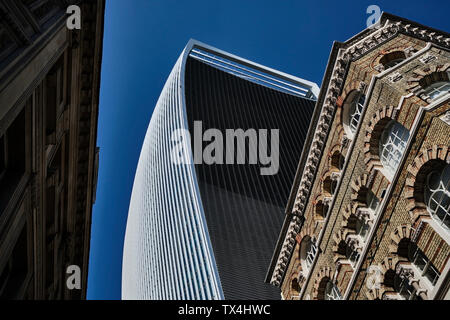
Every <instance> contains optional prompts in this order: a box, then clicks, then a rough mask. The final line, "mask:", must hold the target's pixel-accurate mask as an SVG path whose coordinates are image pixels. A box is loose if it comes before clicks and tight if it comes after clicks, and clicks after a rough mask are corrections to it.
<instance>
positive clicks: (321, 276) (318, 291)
mask: <svg viewBox="0 0 450 320" xmlns="http://www.w3.org/2000/svg"><path fill="white" fill-rule="evenodd" d="M332 279H333V270H332V269H331V268H330V267H323V268H321V269H320V270H319V272H318V273H317V275H316V277H315V280H314V284H313V290H312V298H313V299H314V300H318V299H319V297H321V296H323V295H324V293H325V288H324V283H323V282H325V281H328V280H331V281H332ZM325 284H326V283H325Z"/></svg>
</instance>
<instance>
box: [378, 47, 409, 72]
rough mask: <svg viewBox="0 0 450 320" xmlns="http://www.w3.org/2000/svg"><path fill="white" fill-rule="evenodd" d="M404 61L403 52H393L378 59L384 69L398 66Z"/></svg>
mask: <svg viewBox="0 0 450 320" xmlns="http://www.w3.org/2000/svg"><path fill="white" fill-rule="evenodd" d="M405 59H406V55H405V52H403V51H394V52H390V53H388V54H385V55H384V56H383V58H381V59H380V63H381V64H382V65H383V67H384V69H385V70H386V69H389V68H392V67H393V66H395V65H397V64H399V63H400V62H402V61H403V60H405Z"/></svg>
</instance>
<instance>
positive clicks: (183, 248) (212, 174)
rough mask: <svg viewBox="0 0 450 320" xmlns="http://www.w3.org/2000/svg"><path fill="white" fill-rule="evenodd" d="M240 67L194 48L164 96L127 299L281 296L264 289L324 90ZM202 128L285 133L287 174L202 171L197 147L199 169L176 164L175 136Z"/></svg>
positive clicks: (153, 132) (140, 194)
mask: <svg viewBox="0 0 450 320" xmlns="http://www.w3.org/2000/svg"><path fill="white" fill-rule="evenodd" d="M224 56H226V57H228V58H230V60H226V59H224V58H223V57H224ZM238 59H239V58H237V57H235V56H232V55H228V56H227V54H225V53H223V52H222V51H219V50H216V49H213V48H211V47H209V46H206V45H202V44H200V43H198V42H195V41H191V42H190V43H189V44H188V46H187V47H186V49H185V50H184V52H183V54H182V55H181V56H180V58H179V59H178V61H177V63H176V65H175V67H174V68H173V70H172V72H171V74H170V76H169V78H168V80H167V82H166V84H165V86H164V88H163V91H162V93H161V96H160V98H159V100H158V102H157V105H156V107H155V110H154V112H153V115H152V119H151V121H150V124H149V127H148V130H147V134H146V137H145V140H144V144H143V147H142V151H141V155H140V158H139V163H138V167H137V170H136V176H135V181H134V185H133V191H132V196H131V202H130V208H129V216H128V222H127V229H126V235H125V243H124V254H123V271H122V298H123V299H194V300H195V299H224V298H225V299H279V298H280V295H279V291H278V289H276V288H274V287H272V286H270V285H268V284H266V283H264V277H265V271H266V269H267V266H268V265H269V263H270V258H271V254H272V252H273V248H274V247H275V243H276V240H277V237H278V231H279V229H280V228H281V224H282V221H283V218H284V206H285V204H286V202H287V197H288V195H289V191H290V185H291V183H292V181H293V179H294V175H295V169H296V165H297V161H298V159H299V158H300V154H301V151H302V148H303V141H304V138H305V137H306V132H307V129H308V126H309V121H310V119H311V116H312V111H313V108H314V100H313V99H314V98H315V94H316V92H317V91H318V90H317V88H316V87H315V86H314V84H311V83H309V82H307V81H304V82H301V81H299V80H301V79H297V78H294V77H291V78H292V79H293V80H292V81H291V78H289V77H288V76H287V75H284V74H282V73H279V75H281V78H277V77H276V75H277V74H276V72H275V71H274V70H272V69H268V68H266V69H265V71H266V74H262V73H261V68H262V67H261V66H259V65H256V64H251V63H249V62H248V61H246V60H243V59H241V60H238ZM238 62H244V63H245V67H243V66H242V65H240V64H238ZM267 74H268V75H267ZM303 84H304V86H302V85H303ZM299 108H301V111H300V112H299ZM255 114H257V115H258V116H254V115H255ZM194 121H202V123H203V124H204V126H205V127H204V129H205V130H207V129H208V128H216V129H219V130H226V129H227V128H234V129H238V128H242V129H243V130H247V129H249V128H255V129H260V128H265V129H272V128H276V129H279V130H280V165H279V166H280V168H279V173H278V174H276V175H273V176H261V175H260V166H259V165H206V164H195V165H194V164H193V162H194V161H193V160H192V158H193V155H192V154H193V152H192V150H191V146H190V144H189V140H186V141H184V143H185V145H184V149H185V150H190V151H191V152H187V154H186V156H187V157H188V161H187V162H188V163H191V164H176V163H174V162H172V159H171V153H172V148H173V146H174V142H173V141H172V140H171V139H172V134H173V132H174V131H175V130H178V129H187V130H189V131H190V132H191V133H192V132H193V123H194ZM192 136H193V135H192Z"/></svg>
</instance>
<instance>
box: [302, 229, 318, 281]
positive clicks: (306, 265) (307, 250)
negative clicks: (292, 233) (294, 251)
mask: <svg viewBox="0 0 450 320" xmlns="http://www.w3.org/2000/svg"><path fill="white" fill-rule="evenodd" d="M316 254H317V245H316V239H315V238H311V237H309V236H307V237H305V238H304V239H303V241H302V244H301V247H300V259H301V263H302V268H303V270H305V271H306V272H307V271H309V269H310V268H311V265H312V264H313V262H314V258H315V257H316Z"/></svg>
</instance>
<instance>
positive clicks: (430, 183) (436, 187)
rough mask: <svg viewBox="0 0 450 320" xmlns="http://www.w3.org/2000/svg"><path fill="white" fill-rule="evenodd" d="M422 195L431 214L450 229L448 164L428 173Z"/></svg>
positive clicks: (449, 174)
mask: <svg viewBox="0 0 450 320" xmlns="http://www.w3.org/2000/svg"><path fill="white" fill-rule="evenodd" d="M424 197H425V204H426V205H427V209H428V211H429V212H430V214H431V216H432V217H434V218H435V219H436V220H437V221H438V222H439V224H440V225H442V226H443V227H444V228H446V229H447V230H450V165H446V166H445V167H444V168H443V169H441V170H433V171H431V172H430V173H429V174H428V176H427V179H426V184H425V192H424Z"/></svg>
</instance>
